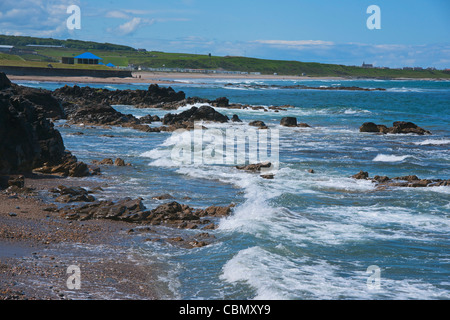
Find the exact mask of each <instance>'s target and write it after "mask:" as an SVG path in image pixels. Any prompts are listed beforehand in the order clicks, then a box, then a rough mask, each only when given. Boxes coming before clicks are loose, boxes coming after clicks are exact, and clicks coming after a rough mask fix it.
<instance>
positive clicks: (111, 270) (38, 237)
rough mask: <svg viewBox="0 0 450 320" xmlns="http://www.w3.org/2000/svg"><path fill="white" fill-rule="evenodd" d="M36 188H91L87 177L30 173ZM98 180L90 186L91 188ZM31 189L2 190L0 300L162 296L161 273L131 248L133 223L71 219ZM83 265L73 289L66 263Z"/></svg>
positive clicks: (31, 182)
mask: <svg viewBox="0 0 450 320" xmlns="http://www.w3.org/2000/svg"><path fill="white" fill-rule="evenodd" d="M25 181H26V184H25V187H32V188H34V189H35V191H43V190H48V188H51V187H56V186H58V185H66V186H82V187H87V183H86V181H83V179H79V180H76V179H63V178H54V177H38V178H37V177H31V178H29V177H27V178H26V180H25ZM92 186H93V185H91V187H92ZM49 207H51V205H49V204H47V203H45V202H44V201H43V200H41V199H39V198H37V197H35V196H32V195H29V194H11V193H9V194H7V193H6V192H5V191H4V190H3V191H0V300H2V299H5V300H6V299H12V300H60V299H73V300H80V299H82V300H85V299H88V300H89V299H93V300H99V299H100V300H103V299H107V300H109V299H115V300H123V299H135V300H154V299H160V298H161V297H160V296H159V295H158V292H161V290H162V289H158V288H156V287H155V283H156V281H155V280H156V279H157V272H155V270H154V268H152V267H150V266H149V264H148V263H145V261H142V257H140V256H139V255H137V254H135V253H134V252H133V251H131V249H130V245H129V244H130V241H132V238H131V235H130V233H129V230H130V229H131V228H133V225H131V224H129V223H125V222H115V221H107V220H101V221H95V220H93V221H68V220H66V219H64V218H62V217H60V216H59V214H58V213H55V212H51V211H48V210H47V208H49ZM71 265H75V266H78V267H79V268H80V270H81V279H80V280H81V289H80V290H69V288H68V286H67V280H68V278H69V276H70V275H71V274H67V268H68V267H69V266H71Z"/></svg>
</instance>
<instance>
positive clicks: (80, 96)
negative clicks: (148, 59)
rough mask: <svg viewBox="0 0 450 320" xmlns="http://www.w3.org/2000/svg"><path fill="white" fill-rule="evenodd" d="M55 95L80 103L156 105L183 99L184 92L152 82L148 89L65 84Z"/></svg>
mask: <svg viewBox="0 0 450 320" xmlns="http://www.w3.org/2000/svg"><path fill="white" fill-rule="evenodd" d="M53 95H54V96H55V97H56V98H58V99H60V100H62V101H70V102H75V103H78V104H80V105H83V104H85V103H86V102H89V103H91V104H106V105H119V104H122V105H134V106H137V107H147V108H149V107H154V106H155V105H158V104H161V103H162V104H164V103H173V102H179V101H183V100H184V99H185V98H186V96H185V94H184V92H182V91H179V92H176V91H175V90H173V89H172V88H171V87H168V88H165V87H160V86H158V85H156V84H152V85H150V86H149V87H148V89H147V90H107V89H96V88H91V87H79V86H76V85H75V86H73V87H70V86H67V85H66V86H64V87H62V88H59V89H56V90H55V91H54V92H53Z"/></svg>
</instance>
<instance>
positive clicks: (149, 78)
mask: <svg viewBox="0 0 450 320" xmlns="http://www.w3.org/2000/svg"><path fill="white" fill-rule="evenodd" d="M8 78H10V79H11V80H12V81H39V82H62V83H100V84H114V83H117V84H132V83H138V84H151V83H155V84H171V83H178V82H177V80H182V79H184V80H190V79H192V80H198V79H230V80H232V79H261V80H299V81H300V80H355V79H364V80H369V79H376V78H362V77H310V76H288V75H235V74H234V75H226V74H194V73H177V72H133V73H132V77H94V76H36V75H8ZM385 80H399V81H400V80H422V81H448V79H436V78H423V79H419V78H393V79H385Z"/></svg>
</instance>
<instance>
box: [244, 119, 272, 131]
mask: <svg viewBox="0 0 450 320" xmlns="http://www.w3.org/2000/svg"><path fill="white" fill-rule="evenodd" d="M248 125H249V126H252V127H258V128H259V129H267V128H268V127H267V126H266V124H265V123H264V122H263V121H260V120H255V121H251V122H250V123H249V124H248Z"/></svg>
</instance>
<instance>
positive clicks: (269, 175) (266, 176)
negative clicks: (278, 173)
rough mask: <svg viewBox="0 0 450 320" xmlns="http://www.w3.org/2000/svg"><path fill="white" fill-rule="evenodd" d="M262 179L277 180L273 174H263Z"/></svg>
mask: <svg viewBox="0 0 450 320" xmlns="http://www.w3.org/2000/svg"><path fill="white" fill-rule="evenodd" d="M261 178H263V179H267V180H273V179H275V176H274V174H273V173H269V174H262V175H261Z"/></svg>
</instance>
